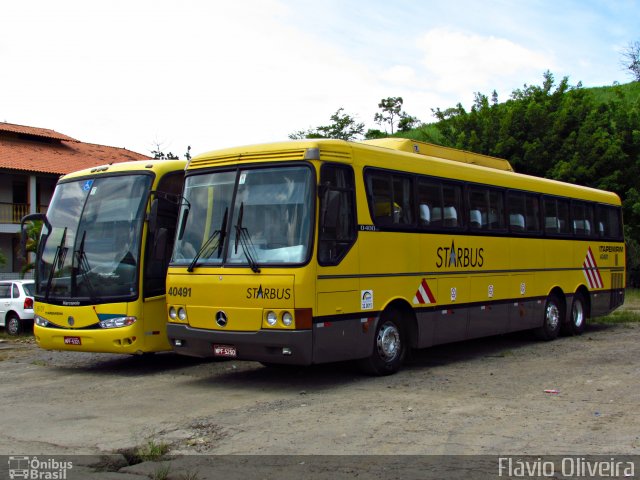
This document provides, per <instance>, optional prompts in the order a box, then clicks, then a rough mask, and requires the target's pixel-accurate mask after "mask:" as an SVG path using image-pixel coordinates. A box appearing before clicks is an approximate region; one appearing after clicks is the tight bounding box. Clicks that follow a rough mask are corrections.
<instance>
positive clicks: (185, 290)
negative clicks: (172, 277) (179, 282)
mask: <svg viewBox="0 0 640 480" xmlns="http://www.w3.org/2000/svg"><path fill="white" fill-rule="evenodd" d="M168 293H169V295H170V296H172V297H190V296H191V287H170V288H169V292H168Z"/></svg>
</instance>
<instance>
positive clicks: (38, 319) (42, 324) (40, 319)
mask: <svg viewBox="0 0 640 480" xmlns="http://www.w3.org/2000/svg"><path fill="white" fill-rule="evenodd" d="M33 321H34V322H35V324H36V325H38V326H39V327H47V326H48V325H49V321H48V320H47V319H46V318H44V317H41V316H40V315H35V316H34V317H33Z"/></svg>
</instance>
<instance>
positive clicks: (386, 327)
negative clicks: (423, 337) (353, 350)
mask: <svg viewBox="0 0 640 480" xmlns="http://www.w3.org/2000/svg"><path fill="white" fill-rule="evenodd" d="M406 353H407V340H406V334H405V330H404V322H403V317H402V313H401V312H400V311H398V310H397V309H395V308H394V309H389V310H387V311H385V312H384V313H383V314H382V316H381V318H380V322H379V323H378V327H377V328H376V333H375V336H374V338H373V352H372V353H371V356H369V357H368V358H365V359H363V360H361V361H360V367H361V368H362V370H363V371H364V372H366V373H368V374H370V375H380V376H382V375H391V374H392V373H395V372H397V371H398V370H399V369H400V367H401V366H402V363H403V362H404V358H405V356H406Z"/></svg>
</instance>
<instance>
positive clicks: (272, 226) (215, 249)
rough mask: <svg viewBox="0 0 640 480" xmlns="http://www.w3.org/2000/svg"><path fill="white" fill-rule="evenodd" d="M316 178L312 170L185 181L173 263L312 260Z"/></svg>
mask: <svg viewBox="0 0 640 480" xmlns="http://www.w3.org/2000/svg"><path fill="white" fill-rule="evenodd" d="M313 185H314V183H313V174H312V170H311V169H310V168H309V167H307V166H293V167H267V168H251V169H240V170H234V171H220V172H213V173H206V174H201V175H191V176H188V177H187V178H186V179H185V187H184V195H185V202H184V205H183V207H182V210H181V214H180V220H179V231H178V237H177V239H176V244H175V249H174V254H173V262H174V264H180V265H188V266H189V267H190V269H192V268H193V267H195V266H196V265H197V264H199V263H202V264H208V265H223V264H224V265H249V266H250V267H251V268H252V269H253V270H254V271H258V269H259V267H260V266H263V265H281V264H301V263H304V262H305V261H306V260H307V258H308V255H309V251H310V244H311V217H312V215H311V212H312V209H313Z"/></svg>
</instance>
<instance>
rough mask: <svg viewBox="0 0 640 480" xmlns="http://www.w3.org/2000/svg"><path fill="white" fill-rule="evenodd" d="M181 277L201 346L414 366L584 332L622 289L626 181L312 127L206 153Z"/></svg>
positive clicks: (181, 325)
mask: <svg viewBox="0 0 640 480" xmlns="http://www.w3.org/2000/svg"><path fill="white" fill-rule="evenodd" d="M184 195H185V202H184V203H183V205H182V208H181V213H180V218H179V222H178V233H177V237H176V243H175V247H174V252H173V256H172V260H171V263H170V265H169V270H168V276H167V294H168V297H167V309H168V310H167V314H168V318H169V324H168V326H167V333H168V336H169V340H170V343H171V345H172V347H173V349H174V350H175V351H176V352H178V353H182V354H186V355H192V356H200V357H207V356H219V357H231V358H238V359H247V360H256V361H260V362H262V363H264V364H267V365H272V364H299V365H309V364H317V363H324V362H334V361H342V360H350V359H354V360H359V362H360V364H361V365H362V367H363V368H364V369H365V370H366V371H367V372H370V373H372V374H377V375H384V374H390V373H393V372H395V371H397V370H398V368H400V366H401V364H402V362H403V360H404V358H405V356H406V353H407V351H408V350H409V349H410V348H423V347H429V346H432V345H437V344H443V343H447V342H455V341H460V340H466V339H470V338H476V337H482V336H489V335H495V334H500V333H505V332H513V331H518V330H526V329H532V330H534V331H535V332H536V333H537V335H538V336H539V337H541V338H543V339H547V340H551V339H553V338H555V337H556V336H557V335H558V334H559V332H560V331H563V332H565V333H568V334H579V333H581V332H582V331H583V329H584V327H585V324H586V322H587V320H588V318H589V317H590V316H595V315H602V314H606V313H608V312H610V311H612V310H613V309H615V308H616V307H617V306H619V305H620V304H622V303H623V300H624V279H625V247H624V241H623V233H622V216H621V204H620V199H619V198H618V196H616V195H615V194H613V193H609V192H605V191H599V190H594V189H591V188H585V187H580V186H576V185H571V184H566V183H561V182H557V181H552V180H547V179H542V178H535V177H531V176H527V175H521V174H517V173H514V172H513V170H512V168H511V165H510V164H509V162H508V161H506V160H502V159H497V158H492V157H486V156H483V155H476V154H472V153H469V152H463V151H459V150H454V149H448V148H444V147H438V146H435V145H430V144H425V143H420V142H414V141H411V140H404V139H383V140H377V141H366V142H361V143H350V142H345V141H340V140H304V141H297V142H285V143H275V144H267V145H255V146H247V147H240V148H232V149H226V150H221V151H215V152H211V153H206V154H203V155H199V156H197V157H195V158H193V159H192V160H191V161H190V163H189V164H188V166H187V169H186V173H185V190H184Z"/></svg>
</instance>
